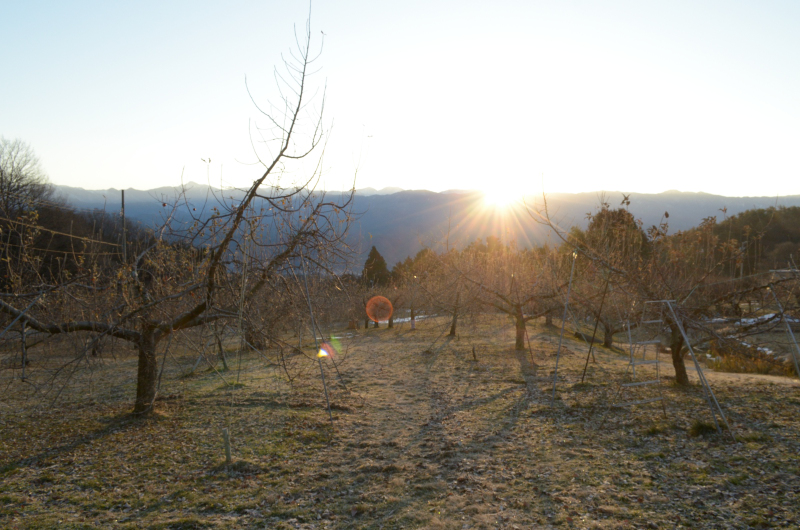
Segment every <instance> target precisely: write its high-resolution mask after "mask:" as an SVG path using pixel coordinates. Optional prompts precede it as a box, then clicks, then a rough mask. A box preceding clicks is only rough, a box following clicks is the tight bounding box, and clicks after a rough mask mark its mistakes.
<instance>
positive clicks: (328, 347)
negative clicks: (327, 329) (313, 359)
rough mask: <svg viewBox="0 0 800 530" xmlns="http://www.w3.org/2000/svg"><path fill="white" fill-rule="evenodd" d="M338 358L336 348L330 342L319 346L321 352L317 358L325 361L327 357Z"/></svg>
mask: <svg viewBox="0 0 800 530" xmlns="http://www.w3.org/2000/svg"><path fill="white" fill-rule="evenodd" d="M335 356H336V348H334V346H333V344H330V343H328V342H323V343H322V344H320V345H319V351H318V352H317V357H319V358H321V359H324V358H327V357H331V358H333V357H335Z"/></svg>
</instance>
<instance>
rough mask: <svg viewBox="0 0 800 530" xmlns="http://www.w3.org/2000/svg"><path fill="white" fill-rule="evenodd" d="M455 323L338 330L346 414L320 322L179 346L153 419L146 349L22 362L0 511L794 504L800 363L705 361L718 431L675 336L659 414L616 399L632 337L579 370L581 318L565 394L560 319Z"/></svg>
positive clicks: (51, 523)
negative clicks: (297, 342) (453, 332)
mask: <svg viewBox="0 0 800 530" xmlns="http://www.w3.org/2000/svg"><path fill="white" fill-rule="evenodd" d="M448 324H449V321H448V320H447V319H438V318H431V319H429V320H423V321H420V322H419V323H418V326H417V329H416V330H411V329H410V327H409V325H408V323H403V324H399V325H396V326H395V327H394V328H393V329H387V328H386V327H385V326H384V327H382V328H380V329H368V330H364V329H360V330H355V331H353V330H351V331H345V330H341V331H340V332H337V333H338V337H339V338H338V341H339V348H338V350H339V351H338V354H337V355H336V357H335V358H333V359H325V360H324V361H323V367H324V372H325V377H326V381H327V383H328V390H329V394H330V402H331V409H332V418H333V422H332V424H331V421H330V420H329V417H328V412H327V410H326V401H325V394H324V391H323V387H322V383H321V380H320V371H319V368H318V364H317V360H316V357H315V355H314V353H315V350H314V348H313V343H307V344H305V345H304V346H305V347H304V348H303V352H304V353H303V354H301V353H299V352H295V353H294V354H292V355H289V356H287V358H286V363H285V364H283V363H273V362H271V361H269V360H268V359H270V358H272V357H270V356H269V355H266V354H260V353H255V352H249V353H241V354H239V353H236V352H229V353H228V365H229V369H228V371H221V365H215V366H214V367H212V366H211V363H210V362H203V363H201V364H200V365H199V366H198V367H197V369H196V370H194V371H192V368H193V366H194V364H195V361H196V357H197V354H196V353H194V352H193V350H190V349H187V350H186V351H183V350H182V349H181V346H180V344H177V345H173V348H172V350H171V352H170V354H169V356H166V357H165V358H166V359H167V362H166V364H165V366H166V368H165V370H164V373H163V374H162V382H161V387H160V392H159V397H158V399H157V401H156V408H155V414H151V415H149V416H146V417H144V418H139V417H134V416H132V415H131V414H130V411H131V408H132V403H131V395H132V393H133V388H134V386H135V374H136V355H135V353H134V352H133V350H125V349H122V348H120V349H119V350H118V351H115V352H113V356H112V355H109V354H106V355H104V356H103V357H101V358H100V359H96V360H92V362H86V363H84V364H83V365H80V366H74V367H71V368H70V369H72V370H73V371H74V373H72V374H71V377H70V378H69V380H68V381H66V379H65V380H63V381H62V380H59V385H63V383H65V382H66V383H67V384H66V385H63V386H54V387H53V388H52V389H50V390H49V391H47V392H44V391H43V390H42V389H39V391H38V392H33V389H32V388H31V386H30V385H27V384H26V383H22V382H19V381H18V380H15V381H13V382H10V383H8V384H7V385H6V386H5V388H4V389H3V398H2V400H1V401H0V407H1V408H0V427H2V431H0V432H1V433H2V434H0V484H2V487H1V488H0V526H2V527H4V528H55V527H59V528H97V527H107V528H164V529H167V528H170V529H189V528H308V529H311V528H319V529H322V528H454V529H461V528H772V527H779V528H791V527H797V526H798V525H800V505H798V497H800V460H798V458H797V455H798V453H799V452H800V419H799V418H800V385H799V384H798V381H797V379H793V378H787V377H779V376H765V375H751V374H727V373H720V372H713V371H712V370H710V369H708V370H706V374H707V377H708V380H709V383H710V385H711V387H712V388H713V390H714V392H715V393H716V396H717V398H718V399H719V401H720V404H721V406H722V409H723V410H724V412H725V414H726V415H727V417H728V420H729V422H730V425H731V427H732V432H727V431H725V432H723V433H722V434H718V433H716V432H715V431H714V430H713V423H712V418H711V415H710V412H709V409H708V407H707V405H706V402H705V400H704V398H703V394H702V389H701V387H700V386H699V385H698V384H697V377H696V373H695V372H694V371H692V370H690V379H691V381H692V383H693V384H692V385H691V386H690V387H689V388H681V387H679V386H676V385H674V383H673V382H672V379H671V376H672V375H673V372H672V371H671V363H670V358H669V355H667V354H662V356H661V361H662V363H661V365H660V367H661V376H662V383H661V385H660V388H661V391H662V392H663V395H664V398H665V403H666V417H665V416H664V413H663V411H662V409H661V406H660V404H659V403H657V402H656V403H651V404H644V405H640V406H633V407H626V408H612V407H610V406H609V405H610V404H611V403H612V402H613V401H614V399H615V398H614V395H615V394H616V392H617V390H618V388H619V387H618V385H619V383H620V382H622V381H623V380H626V379H625V377H626V376H625V374H626V366H627V362H628V358H627V357H626V356H625V354H624V353H622V351H621V350H617V349H614V350H610V349H605V348H599V349H596V350H595V359H594V362H591V361H590V362H589V364H588V369H587V373H586V377H585V380H584V381H583V382H581V376H582V372H583V368H584V363H585V361H586V354H587V351H588V350H587V345H586V344H585V343H583V342H582V341H578V340H577V339H575V338H574V337H572V336H569V335H570V334H568V336H567V337H565V341H564V348H563V349H562V352H561V357H560V361H559V362H560V364H559V370H558V374H559V377H558V384H557V387H556V393H555V400H553V399H552V384H553V377H552V373H553V370H554V368H555V360H556V357H555V354H556V349H557V344H558V332H559V329H558V328H556V327H551V326H546V325H545V324H544V321H543V320H542V321H537V322H532V323H531V324H529V326H528V333H529V336H528V338H529V339H530V343H529V344H530V347H529V349H528V350H526V351H515V350H514V349H513V342H514V328H513V325H511V323H510V322H509V321H507V320H504V319H501V318H500V317H496V318H495V317H487V316H484V317H483V318H481V319H475V320H469V319H467V320H465V321H464V322H463V324H462V326H461V330H460V333H459V334H458V335H457V336H456V337H454V338H450V337H446V336H445V332H446V330H447V326H448ZM30 358H31V366H32V367H35V366H37V364H38V365H39V366H42V367H43V366H45V365H46V364H47V363H52V364H53V365H54V366H56V365H62V364H63V361H64V360H63V359H58V358H57V357H56V358H52V357H46V356H45V355H44V354H41V355H40V356H39V357H37V350H36V349H33V350H31V352H30ZM334 363H335V365H334ZM640 375H641V374H640ZM645 375H647V374H645ZM290 377H291V381H290V379H289V378H290ZM647 392H651V393H653V392H656V389H655V387H649V389H648V390H647ZM222 428H227V429H228V430H229V432H230V441H231V450H232V463H231V464H226V461H225V453H224V448H223V437H222V434H221V429H222ZM734 437H735V440H734Z"/></svg>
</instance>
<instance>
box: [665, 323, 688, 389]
mask: <svg viewBox="0 0 800 530" xmlns="http://www.w3.org/2000/svg"><path fill="white" fill-rule="evenodd" d="M669 345H670V348H671V349H672V366H674V367H675V382H676V383H677V384H679V385H681V386H688V385H689V375H688V374H687V373H686V364H684V362H683V353H682V350H683V335H681V332H680V330H679V329H676V328H672V334H671V336H670V342H669Z"/></svg>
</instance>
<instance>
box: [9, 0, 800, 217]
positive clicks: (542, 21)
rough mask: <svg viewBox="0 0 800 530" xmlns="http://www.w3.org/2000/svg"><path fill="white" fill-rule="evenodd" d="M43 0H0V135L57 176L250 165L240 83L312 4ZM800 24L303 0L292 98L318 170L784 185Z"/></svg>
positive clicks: (436, 186) (719, 5) (734, 11)
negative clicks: (308, 42)
mask: <svg viewBox="0 0 800 530" xmlns="http://www.w3.org/2000/svg"><path fill="white" fill-rule="evenodd" d="M45 4H46V5H47V6H48V7H47V8H46V9H43V8H42V6H41V5H38V4H37V5H36V6H33V5H29V4H25V3H14V4H7V5H6V6H5V7H4V8H3V14H4V19H5V20H6V22H7V24H6V26H7V29H8V31H9V34H8V35H7V39H8V40H9V42H14V43H15V48H14V53H13V54H10V59H9V61H10V64H8V65H7V70H8V71H10V72H15V75H13V76H10V78H9V79H8V80H7V82H5V83H3V85H2V86H0V98H2V101H4V102H6V106H5V107H4V109H3V113H2V115H0V134H2V135H3V136H5V137H6V138H15V137H18V138H21V139H22V140H24V141H25V142H27V143H29V144H30V145H31V146H32V147H33V149H34V150H35V151H36V152H37V154H38V155H39V156H40V158H41V159H42V164H43V166H44V169H45V170H46V172H47V173H48V175H49V177H50V179H51V181H52V182H54V183H56V184H64V185H69V186H77V187H84V188H87V189H107V188H117V189H123V188H137V189H150V188H155V187H159V186H165V185H170V186H175V185H178V184H180V183H181V181H182V179H183V182H189V181H195V182H200V183H208V184H211V185H213V186H215V187H229V186H235V187H246V186H247V185H248V184H249V183H250V182H251V181H252V180H253V179H254V178H256V177H257V176H258V175H259V174H260V169H261V168H260V166H258V165H256V164H255V163H256V162H257V159H256V156H255V154H254V151H253V148H254V146H255V148H256V149H257V150H258V149H261V146H262V136H263V134H264V133H263V127H264V126H265V125H266V123H265V118H264V116H262V115H260V114H259V112H258V111H257V109H256V108H255V106H254V105H253V102H252V101H251V100H250V97H249V95H248V87H249V90H250V93H251V94H252V95H253V98H254V99H255V100H256V103H258V104H259V105H260V106H268V104H269V102H272V103H273V104H275V103H277V102H278V101H279V100H280V93H279V92H278V91H277V90H276V88H275V85H274V76H273V67H274V66H278V67H279V68H281V67H282V66H281V54H283V55H284V56H287V55H288V54H289V53H290V51H291V49H292V45H293V44H294V42H295V40H294V31H295V28H296V29H297V31H299V32H301V31H302V29H303V26H304V22H305V19H306V16H307V15H308V4H307V3H305V2H286V3H281V4H275V5H273V4H270V3H263V4H248V5H246V6H240V8H238V9H228V8H225V7H223V6H220V5H217V4H215V3H212V2H202V3H193V4H192V5H191V6H190V8H187V6H186V5H178V4H161V3H157V2H145V3H143V4H137V5H136V6H133V5H125V4H106V3H101V2H88V1H83V2H73V3H70V4H69V5H62V4H61V3H58V2H46V3H45ZM423 14H424V16H423ZM798 24H800V4H796V3H793V2H788V1H785V2H770V3H767V4H754V3H745V2H705V3H702V4H697V3H695V2H688V1H687V2H660V3H646V4H645V3H637V2H628V1H622V0H618V1H613V2H604V3H603V4H598V5H589V4H581V5H577V4H574V5H573V4H569V3H564V2H536V3H531V4H525V5H522V4H518V3H514V2H500V3H498V4H496V5H495V4H493V5H491V6H489V5H486V4H474V5H466V4H461V3H459V4H453V3H449V2H441V3H433V4H429V3H422V2H416V3H415V2H410V3H404V4H403V5H394V6H392V5H381V6H379V5H372V4H361V3H357V2H345V3H336V4H333V3H324V2H319V3H315V4H313V5H312V7H311V27H312V31H311V33H312V38H313V39H314V42H313V44H312V46H313V47H315V49H319V48H320V46H321V50H322V54H321V56H320V58H319V60H318V61H317V62H316V63H315V64H314V67H315V71H317V70H318V71H317V73H315V74H314V76H312V77H311V78H310V80H309V82H310V85H309V94H311V95H312V96H313V97H312V98H311V99H310V100H309V102H308V103H309V105H308V107H306V111H307V113H308V114H307V116H304V117H307V118H312V119H313V117H314V116H315V115H316V114H317V112H318V111H319V110H320V109H321V108H322V102H323V94H324V96H325V101H324V102H325V107H324V108H325V113H324V117H323V123H324V124H325V125H326V126H327V127H328V128H329V134H328V135H326V136H325V138H324V141H325V145H324V149H325V150H324V158H323V162H322V164H321V166H320V169H321V175H320V180H319V183H318V185H319V186H320V187H322V188H325V189H329V190H346V189H349V188H351V187H352V186H353V185H354V184H355V187H356V188H358V189H360V188H366V187H374V188H376V189H381V188H384V187H393V186H396V187H399V188H403V189H428V190H431V191H444V190H450V189H464V190H479V191H482V192H484V193H486V195H487V201H488V202H490V203H492V204H497V205H498V206H499V205H500V204H501V203H503V202H508V201H511V200H513V199H512V197H511V195H513V194H518V195H520V196H521V195H523V194H541V193H542V192H547V193H555V192H584V191H598V190H612V191H616V190H622V191H633V192H640V193H658V192H663V191H666V190H673V189H676V190H681V191H704V192H708V193H714V194H720V195H759V196H776V195H789V194H800V178H798V177H800V159H798V158H797V156H796V154H795V152H796V149H797V147H796V146H797V145H798V144H799V143H800V101H798V100H797V98H796V94H797V93H800V45H799V44H798V41H797V37H796V27H797V26H798ZM323 39H324V43H323ZM245 77H246V78H247V85H245ZM53 80H58V82H55V83H54V82H53ZM313 125H314V123H313V120H312V121H310V122H305V123H304V128H301V129H300V130H299V131H298V134H299V135H301V136H302V135H307V134H309V131H310V130H311V128H312V127H313ZM260 128H261V129H260ZM259 154H260V155H261V156H265V155H268V152H267V151H266V150H261V151H259ZM209 159H210V160H211V163H207V162H204V161H203V160H209ZM316 161H317V159H314V160H313V161H308V163H305V164H298V165H293V166H289V167H287V168H286V172H285V173H284V174H282V176H281V182H280V184H281V185H284V186H288V185H291V184H293V183H296V182H304V181H305V179H306V178H307V177H308V176H309V175H310V174H311V172H313V170H314V168H315V167H316ZM509 194H511V195H509Z"/></svg>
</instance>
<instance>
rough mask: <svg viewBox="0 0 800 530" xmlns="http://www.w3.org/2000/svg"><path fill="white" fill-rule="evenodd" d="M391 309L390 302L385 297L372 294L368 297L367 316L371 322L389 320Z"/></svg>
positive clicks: (392, 309)
mask: <svg viewBox="0 0 800 530" xmlns="http://www.w3.org/2000/svg"><path fill="white" fill-rule="evenodd" d="M393 311H394V308H393V307H392V303H391V302H390V301H389V299H388V298H386V297H383V296H373V297H372V298H370V299H369V302H367V316H368V317H369V318H370V319H371V320H372V321H373V322H380V321H381V320H389V318H390V317H391V316H392V312H393Z"/></svg>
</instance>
